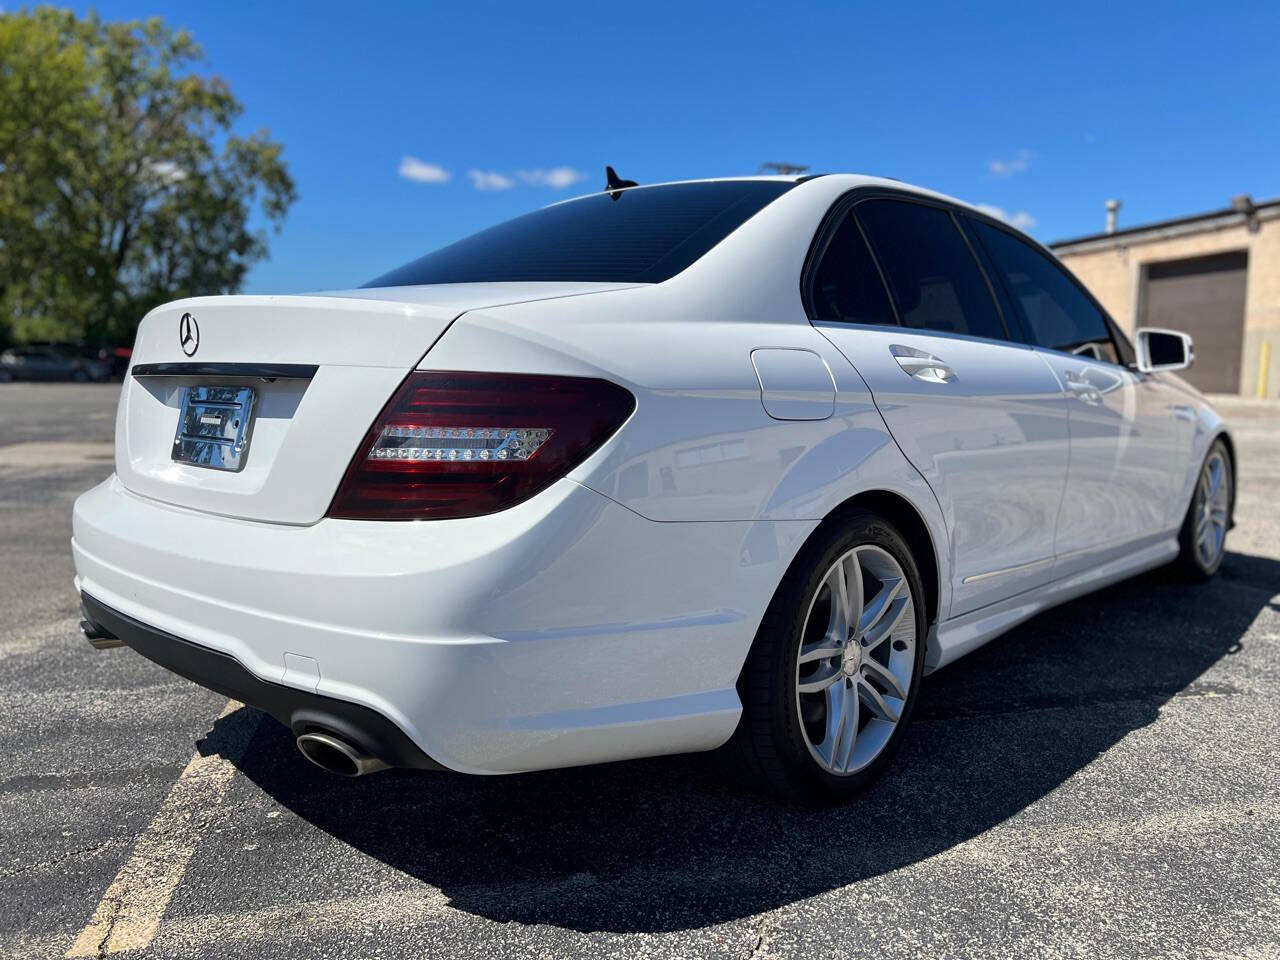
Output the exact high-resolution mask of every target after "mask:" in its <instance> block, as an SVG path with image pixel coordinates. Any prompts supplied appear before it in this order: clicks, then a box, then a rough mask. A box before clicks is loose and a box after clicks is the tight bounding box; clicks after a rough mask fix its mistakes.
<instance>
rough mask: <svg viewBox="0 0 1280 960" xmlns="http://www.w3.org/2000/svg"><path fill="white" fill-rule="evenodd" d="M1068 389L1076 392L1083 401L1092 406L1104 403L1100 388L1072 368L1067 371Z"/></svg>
mask: <svg viewBox="0 0 1280 960" xmlns="http://www.w3.org/2000/svg"><path fill="white" fill-rule="evenodd" d="M1067 389H1068V390H1070V391H1071V392H1072V393H1073V394H1075V396H1076V397H1077V399H1079V400H1080V402H1081V403H1087V404H1089V405H1090V406H1092V407H1096V406H1097V405H1098V404H1100V403H1102V393H1101V392H1100V391H1099V390H1098V388H1097V387H1095V386H1094V385H1093V384H1092V383H1090V382H1089V381H1088V380H1086V379H1085V378H1084V377H1082V376H1081V375H1080V374H1078V373H1073V372H1072V371H1070V370H1068V371H1067Z"/></svg>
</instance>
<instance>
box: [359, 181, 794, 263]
mask: <svg viewBox="0 0 1280 960" xmlns="http://www.w3.org/2000/svg"><path fill="white" fill-rule="evenodd" d="M793 186H795V184H794V183H790V182H782V181H774V180H724V181H717V182H714V183H678V184H672V185H670V186H662V187H640V188H633V189H630V190H620V191H616V192H615V193H613V194H609V193H599V194H595V195H594V196H590V197H583V198H582V199H580V200H569V201H567V202H565V203H558V204H556V205H555V206H551V207H546V208H544V209H542V210H536V211H534V212H533V213H528V214H525V215H524V216H523V217H517V218H516V219H514V220H508V221H507V222H506V223H500V224H498V225H497V226H496V227H490V228H489V229H488V230H482V231H481V232H480V233H476V234H472V235H471V236H469V237H467V238H465V239H463V240H459V241H458V242H457V243H454V244H451V245H450V246H447V247H444V248H442V249H440V250H437V251H436V252H435V253H429V254H427V255H426V256H425V257H419V258H418V259H417V260H414V261H413V262H412V263H407V264H405V265H404V266H403V267H400V268H398V269H396V270H392V271H391V272H390V273H385V274H383V275H382V276H380V277H378V278H377V279H376V280H372V281H370V282H369V283H367V284H365V286H367V287H400V286H412V285H416V284H425V283H477V282H498V281H516V280H580V281H599V282H605V283H661V282H662V281H663V280H667V279H669V278H671V277H673V276H675V275H676V274H677V273H679V272H680V271H681V270H683V269H684V268H685V267H687V266H689V265H690V264H691V263H693V262H694V261H695V260H697V259H698V258H699V257H701V256H702V255H703V254H705V253H706V252H707V251H708V250H710V249H711V248H712V247H714V246H715V245H716V244H717V243H719V242H720V241H721V240H723V239H724V238H725V237H727V236H728V235H729V234H730V233H732V232H733V231H734V230H736V229H737V228H738V227H739V226H741V225H742V223H743V221H745V220H746V219H747V218H748V217H750V216H752V215H753V214H755V213H757V212H759V211H760V210H761V209H762V208H763V207H765V206H766V205H768V204H769V203H771V202H772V201H773V200H776V199H777V198H778V197H780V196H781V195H782V194H784V193H786V192H787V191H788V190H790V189H791V188H792V187H793Z"/></svg>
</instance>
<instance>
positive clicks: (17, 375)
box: [0, 346, 111, 383]
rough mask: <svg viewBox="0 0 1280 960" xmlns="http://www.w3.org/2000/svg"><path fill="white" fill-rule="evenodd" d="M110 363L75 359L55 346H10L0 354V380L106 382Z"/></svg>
mask: <svg viewBox="0 0 1280 960" xmlns="http://www.w3.org/2000/svg"><path fill="white" fill-rule="evenodd" d="M110 376H111V363H110V362H109V361H104V360H98V359H96V358H90V357H77V356H72V355H70V354H68V353H65V352H64V351H62V350H59V349H57V348H56V347H46V346H26V347H10V348H9V349H8V350H6V351H4V353H0V380H74V381H77V382H80V383H86V382H88V381H91V380H92V381H95V382H96V381H101V380H106V379H107V378H109V377H110Z"/></svg>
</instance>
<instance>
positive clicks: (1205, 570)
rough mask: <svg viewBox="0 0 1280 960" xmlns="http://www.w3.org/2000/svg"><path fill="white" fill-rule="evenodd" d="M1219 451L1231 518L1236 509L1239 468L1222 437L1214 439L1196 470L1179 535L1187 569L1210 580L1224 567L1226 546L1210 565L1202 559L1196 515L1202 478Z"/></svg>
mask: <svg viewBox="0 0 1280 960" xmlns="http://www.w3.org/2000/svg"><path fill="white" fill-rule="evenodd" d="M1215 453H1218V454H1221V455H1222V462H1223V464H1224V466H1225V469H1226V476H1225V477H1224V478H1223V479H1224V482H1225V483H1226V485H1227V521H1228V523H1230V519H1231V517H1232V515H1233V513H1234V511H1235V499H1236V489H1235V480H1236V478H1235V470H1234V468H1233V466H1232V463H1231V457H1230V455H1229V454H1228V453H1227V447H1226V444H1224V443H1223V442H1222V440H1221V439H1217V440H1214V442H1213V443H1212V444H1210V446H1209V450H1208V452H1206V453H1205V455H1204V459H1203V460H1201V461H1200V467H1199V469H1197V470H1196V479H1195V484H1194V486H1193V487H1192V490H1191V503H1190V504H1189V505H1188V507H1187V515H1186V517H1185V518H1183V521H1182V531H1181V535H1180V536H1179V540H1180V546H1181V548H1182V553H1181V555H1180V556H1179V559H1180V560H1181V561H1182V566H1183V568H1184V569H1185V570H1186V571H1187V572H1188V573H1190V574H1191V575H1192V576H1193V577H1194V578H1196V579H1200V580H1208V579H1210V578H1211V577H1213V576H1214V575H1215V574H1216V573H1217V572H1218V569H1219V568H1220V567H1221V566H1222V561H1223V558H1224V557H1225V556H1226V555H1227V549H1226V545H1225V544H1224V545H1223V548H1222V550H1221V551H1220V552H1219V553H1218V556H1217V557H1216V558H1215V559H1214V561H1213V563H1212V564H1210V565H1209V566H1205V564H1204V563H1203V562H1202V561H1201V560H1200V551H1199V550H1198V549H1197V548H1196V515H1197V514H1198V513H1199V512H1200V506H1201V504H1202V503H1203V500H1202V498H1201V496H1200V477H1201V475H1202V474H1203V473H1204V468H1205V466H1206V465H1207V464H1208V462H1209V460H1210V459H1211V458H1212V457H1213V455H1214V454H1215Z"/></svg>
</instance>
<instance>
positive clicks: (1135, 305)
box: [1050, 196, 1280, 397]
mask: <svg viewBox="0 0 1280 960" xmlns="http://www.w3.org/2000/svg"><path fill="white" fill-rule="evenodd" d="M1116 206H1118V205H1116ZM1109 210H1111V214H1110V216H1109V220H1111V221H1114V209H1112V208H1111V207H1110V206H1109ZM1109 225H1110V226H1114V223H1113V222H1112V223H1110V224H1109ZM1050 246H1051V248H1052V249H1053V251H1054V253H1056V254H1057V255H1058V256H1059V257H1060V258H1062V262H1063V263H1065V264H1066V265H1067V266H1068V267H1070V268H1071V270H1073V271H1074V272H1075V274H1076V275H1077V276H1078V277H1079V278H1080V279H1081V280H1082V281H1083V282H1084V284H1085V286H1087V287H1088V288H1089V289H1090V290H1091V291H1093V294H1094V296H1096V297H1097V298H1098V299H1099V300H1100V301H1102V303H1103V305H1104V306H1105V307H1106V308H1107V309H1108V311H1110V313H1111V315H1112V316H1113V317H1115V319H1116V321H1117V322H1119V323H1120V325H1121V326H1122V327H1124V328H1125V330H1126V331H1128V332H1129V333H1132V332H1133V328H1134V327H1140V326H1147V327H1168V328H1170V329H1173V330H1182V331H1184V332H1186V333H1189V334H1191V336H1192V337H1193V338H1194V340H1195V351H1196V362H1195V366H1193V367H1192V368H1191V370H1189V371H1187V373H1186V374H1185V376H1186V377H1187V379H1189V380H1190V381H1191V382H1192V383H1194V384H1195V385H1196V386H1197V387H1199V388H1200V389H1201V390H1204V391H1207V392H1211V393H1241V394H1245V395H1246V396H1255V395H1257V394H1258V392H1259V385H1260V382H1261V383H1262V384H1263V386H1264V392H1265V395H1266V396H1268V397H1276V396H1280V199H1275V200H1268V201H1266V202H1261V203H1254V202H1253V201H1252V200H1251V199H1250V198H1249V197H1247V196H1241V197H1237V198H1236V199H1235V200H1234V201H1233V202H1232V205H1231V206H1230V207H1227V208H1226V209H1223V210H1214V211H1211V212H1209V213H1200V214H1196V215H1194V216H1189V217H1180V218H1178V219H1176V220H1163V221H1160V222H1158V223H1147V224H1142V225H1140V226H1136V227H1126V228H1124V229H1112V230H1109V231H1108V232H1104V233H1098V234H1093V235H1091V236H1085V237H1076V238H1074V239H1071V240H1062V241H1059V242H1057V243H1054V244H1050ZM1264 366H1265V367H1267V369H1266V370H1264V369H1263V367H1264Z"/></svg>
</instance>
